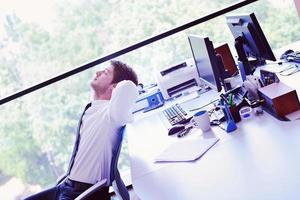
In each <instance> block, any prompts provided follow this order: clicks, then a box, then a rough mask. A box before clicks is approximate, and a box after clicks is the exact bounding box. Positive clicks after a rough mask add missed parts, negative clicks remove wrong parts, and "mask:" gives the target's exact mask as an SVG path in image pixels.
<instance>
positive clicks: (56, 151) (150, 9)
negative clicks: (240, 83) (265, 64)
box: [0, 0, 300, 199]
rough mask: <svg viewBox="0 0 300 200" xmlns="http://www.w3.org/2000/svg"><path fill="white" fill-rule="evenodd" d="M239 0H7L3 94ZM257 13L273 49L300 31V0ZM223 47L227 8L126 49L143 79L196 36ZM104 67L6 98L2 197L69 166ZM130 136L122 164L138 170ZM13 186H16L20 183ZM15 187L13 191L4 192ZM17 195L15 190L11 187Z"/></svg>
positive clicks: (261, 6)
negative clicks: (95, 79) (299, 4)
mask: <svg viewBox="0 0 300 200" xmlns="http://www.w3.org/2000/svg"><path fill="white" fill-rule="evenodd" d="M234 2H235V1H233V0H221V1H217V0H213V1H212V0H196V1H195V0H177V1H170V0H166V1H162V0H153V1H136V0H109V1H100V0H72V1H71V0H65V1H38V0H28V1H24V2H23V1H17V0H10V1H4V0H0V10H1V11H2V12H0V88H1V89H0V97H1V98H3V97H5V96H7V95H9V94H11V93H14V92H16V91H18V90H22V89H25V88H27V87H29V86H31V85H34V84H36V83H38V82H41V81H44V80H46V79H49V78H51V77H53V76H56V75H57V74H60V73H63V72H65V71H68V70H71V69H73V68H75V67H77V66H80V65H82V64H83V63H87V62H90V61H91V60H94V59H96V58H100V57H102V56H104V55H107V54H109V53H112V52H114V51H117V50H120V49H121V48H124V47H127V46H130V45H132V44H134V43H137V42H139V41H141V40H144V39H146V38H149V37H151V36H154V35H157V34H159V33H162V32H164V31H166V30H169V29H171V28H174V27H176V26H179V25H182V24H184V23H187V22H189V21H192V20H195V19H197V18H200V17H203V16H205V15H207V14H209V13H211V12H213V11H216V10H219V9H221V8H223V7H225V6H227V5H229V4H232V3H234ZM246 12H254V13H255V15H256V17H257V19H258V21H259V23H260V25H261V27H262V29H263V31H264V33H265V36H266V38H267V40H268V41H269V44H270V46H271V47H272V49H278V48H281V47H283V46H285V45H287V44H289V43H292V42H295V41H298V40H300V36H299V32H300V24H299V16H298V14H297V11H296V8H295V6H294V1H293V0H265V1H258V2H255V3H252V4H251V5H248V6H246V7H244V8H241V9H238V10H235V11H232V12H231V13H246ZM188 34H196V35H201V36H203V37H205V36H209V38H210V40H211V41H213V42H214V45H215V46H217V45H218V44H221V43H228V44H229V45H230V46H231V47H232V53H233V54H236V53H235V51H234V49H233V36H232V35H231V33H230V31H229V28H228V27H227V24H226V21H225V17H224V16H220V17H217V18H215V19H213V20H210V21H208V22H206V23H203V24H200V25H197V26H194V27H192V28H190V29H188V30H185V31H182V32H180V33H177V34H175V35H172V36H170V37H167V38H165V39H162V40H160V41H157V42H155V43H152V44H150V45H147V46H145V47H141V48H139V49H137V50H135V51H133V52H130V53H128V54H126V55H123V56H120V57H119V58H116V59H120V60H122V61H125V62H126V63H128V64H129V65H131V66H132V67H133V68H134V69H135V70H136V71H137V73H138V76H139V80H140V82H142V83H144V85H147V84H150V83H153V82H154V75H153V73H155V71H156V70H159V69H161V68H165V67H168V66H170V65H173V64H176V63H178V62H180V61H182V60H185V59H187V58H191V57H192V54H191V50H190V47H189V44H188V40H187V35H188ZM107 65H108V63H104V64H102V65H99V66H96V67H94V68H92V69H89V70H86V71H84V72H82V73H80V74H77V75H75V76H72V77H69V78H67V79H65V80H62V81H59V82H57V83H55V84H52V85H50V86H48V87H45V88H43V89H41V90H39V91H35V92H33V93H31V94H28V95H26V96H24V97H21V98H19V99H17V100H14V101H11V102H9V103H7V104H5V105H1V106H0V113H1V115H0V120H1V123H0V160H1V162H0V199H22V198H23V197H25V196H26V195H28V194H31V193H34V192H36V191H39V190H40V189H41V188H45V187H47V186H50V185H53V184H54V183H55V180H56V179H57V178H58V177H59V176H60V175H61V174H63V173H64V171H65V170H66V167H67V164H68V161H69V158H70V153H71V150H72V148H73V142H74V132H75V130H76V125H77V120H78V118H79V116H80V114H81V112H82V109H83V108H84V105H85V104H86V103H87V102H88V101H89V81H90V79H91V78H92V76H93V74H94V73H95V71H96V70H97V69H101V68H103V67H106V66H107ZM127 149H128V148H127V143H126V142H124V144H123V152H122V155H121V157H120V169H121V170H122V172H124V173H127V172H128V171H129V161H128V153H127V152H128V151H127ZM11 191H14V192H11ZM1 195H6V196H4V197H3V196H1ZM7 195H10V196H7Z"/></svg>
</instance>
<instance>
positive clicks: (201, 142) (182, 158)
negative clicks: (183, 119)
mask: <svg viewBox="0 0 300 200" xmlns="http://www.w3.org/2000/svg"><path fill="white" fill-rule="evenodd" d="M218 141H219V139H218V138H209V139H199V138H198V139H196V138H194V139H187V140H182V141H178V142H175V143H173V144H171V145H170V146H168V147H167V148H166V149H165V150H164V151H163V152H162V153H161V154H159V155H158V156H156V158H155V159H154V160H155V162H187V161H195V160H197V159H199V158H201V157H202V156H203V155H204V154H205V153H206V152H207V151H208V150H209V149H210V148H212V147H213V146H214V145H215V144H216V143H217V142H218Z"/></svg>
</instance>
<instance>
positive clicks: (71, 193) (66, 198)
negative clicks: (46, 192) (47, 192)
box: [57, 180, 110, 200]
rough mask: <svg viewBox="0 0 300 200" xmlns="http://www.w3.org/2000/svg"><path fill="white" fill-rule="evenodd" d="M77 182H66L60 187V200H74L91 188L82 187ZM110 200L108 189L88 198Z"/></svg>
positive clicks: (90, 199) (89, 199) (88, 199)
mask: <svg viewBox="0 0 300 200" xmlns="http://www.w3.org/2000/svg"><path fill="white" fill-rule="evenodd" d="M75 182H76V181H71V182H70V181H68V180H67V181H64V182H63V183H62V184H60V185H59V186H58V195H57V199H58V200H74V199H75V198H76V197H78V196H79V195H80V194H81V193H83V192H84V191H85V190H87V189H88V188H89V187H90V186H89V187H86V186H81V185H80V184H78V182H77V183H75ZM99 199H100V200H109V199H110V197H109V193H108V187H104V188H101V189H100V190H98V191H96V192H94V193H93V194H91V195H90V196H88V197H87V200H99Z"/></svg>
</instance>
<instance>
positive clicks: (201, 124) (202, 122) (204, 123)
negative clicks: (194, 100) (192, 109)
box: [191, 110, 210, 132]
mask: <svg viewBox="0 0 300 200" xmlns="http://www.w3.org/2000/svg"><path fill="white" fill-rule="evenodd" d="M191 123H192V125H193V126H194V127H195V128H199V129H201V130H202V131H203V132H206V131H208V130H210V120H209V116H208V112H207V111H206V110H201V111H199V112H197V113H196V114H194V116H193V118H192V119H191Z"/></svg>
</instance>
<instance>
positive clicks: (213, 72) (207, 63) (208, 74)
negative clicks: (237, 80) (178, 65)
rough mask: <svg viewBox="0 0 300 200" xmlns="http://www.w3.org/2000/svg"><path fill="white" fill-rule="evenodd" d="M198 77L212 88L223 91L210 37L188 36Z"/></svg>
mask: <svg viewBox="0 0 300 200" xmlns="http://www.w3.org/2000/svg"><path fill="white" fill-rule="evenodd" d="M188 39H189V43H190V47H191V50H192V53H193V57H194V60H195V64H196V67H197V71H198V75H199V77H200V79H201V80H202V81H204V83H206V84H207V85H208V86H209V87H210V88H212V89H214V90H217V91H218V92H219V91H221V89H222V85H221V75H220V71H219V69H218V67H219V66H218V58H217V56H216V54H215V50H214V46H213V43H212V42H211V41H210V40H209V38H208V37H206V38H202V37H199V36H196V35H189V36H188Z"/></svg>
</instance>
